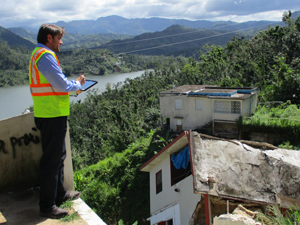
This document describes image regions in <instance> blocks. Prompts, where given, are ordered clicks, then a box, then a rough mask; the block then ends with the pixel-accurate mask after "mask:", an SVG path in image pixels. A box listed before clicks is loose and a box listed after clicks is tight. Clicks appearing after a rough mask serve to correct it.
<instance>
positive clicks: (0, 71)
mask: <svg viewBox="0 0 300 225" xmlns="http://www.w3.org/2000/svg"><path fill="white" fill-rule="evenodd" d="M29 60H30V52H29V50H27V49H26V48H22V47H19V48H18V47H16V48H13V49H12V48H10V47H9V46H8V44H7V43H6V42H0V87H8V86H16V85H21V84H28V67H29Z"/></svg>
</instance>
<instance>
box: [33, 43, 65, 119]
mask: <svg viewBox="0 0 300 225" xmlns="http://www.w3.org/2000/svg"><path fill="white" fill-rule="evenodd" d="M45 53H50V54H51V55H53V56H54V57H55V59H56V61H57V64H58V66H59V61H58V58H57V56H56V54H55V53H54V52H52V51H49V50H48V49H46V48H43V47H36V48H35V49H34V50H33V52H32V56H31V60H30V65H29V83H30V92H31V96H32V99H33V106H34V116H35V117H42V118H53V117H59V116H68V115H69V114H70V103H69V101H70V99H69V92H60V91H58V90H57V89H56V88H54V87H53V86H52V85H51V84H50V83H49V82H48V81H47V79H46V78H45V77H44V76H43V75H42V73H41V72H40V71H39V69H38V67H37V62H38V61H39V59H40V58H41V57H42V55H43V54H45Z"/></svg>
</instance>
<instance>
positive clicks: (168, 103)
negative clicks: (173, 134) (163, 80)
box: [160, 95, 212, 131]
mask: <svg viewBox="0 0 300 225" xmlns="http://www.w3.org/2000/svg"><path fill="white" fill-rule="evenodd" d="M175 99H182V109H181V110H179V109H175ZM196 99H199V100H202V105H203V109H202V110H196ZM160 109H161V115H162V116H163V117H166V118H170V129H173V131H176V124H177V123H176V120H177V118H178V119H179V118H180V117H182V118H183V120H182V125H183V127H182V128H183V130H189V129H196V128H200V127H202V126H204V125H205V124H207V123H209V122H210V121H211V120H212V114H211V110H212V101H211V99H207V98H203V97H202V98H201V97H187V96H186V95H181V96H171V95H165V96H163V97H160ZM174 117H177V118H174Z"/></svg>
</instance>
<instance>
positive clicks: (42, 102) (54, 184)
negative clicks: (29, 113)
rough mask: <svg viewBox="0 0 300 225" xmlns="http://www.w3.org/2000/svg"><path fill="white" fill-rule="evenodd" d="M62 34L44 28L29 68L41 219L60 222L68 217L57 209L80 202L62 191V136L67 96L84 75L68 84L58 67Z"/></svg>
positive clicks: (60, 30) (54, 28) (53, 28)
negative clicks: (37, 139)
mask: <svg viewBox="0 0 300 225" xmlns="http://www.w3.org/2000/svg"><path fill="white" fill-rule="evenodd" d="M64 34H65V30H64V29H63V28H61V27H58V26H56V25H51V24H43V25H42V26H41V27H40V29H39V33H38V36H37V42H38V44H37V46H36V48H35V49H34V50H33V53H32V57H31V61H30V66H29V82H30V91H31V95H32V99H33V105H34V117H35V124H36V127H37V128H38V129H39V130H40V131H41V139H42V140H41V141H42V149H43V155H42V158H41V161H40V203H39V205H40V216H44V217H49V218H53V219H59V218H62V217H64V216H66V215H68V214H69V212H68V211H67V210H64V209H61V208H59V205H61V204H62V203H63V202H64V201H66V200H69V199H71V200H73V199H76V198H79V196H80V193H79V192H73V193H70V192H67V191H66V189H65V187H64V184H63V182H64V160H65V158H66V147H65V136H66V131H67V116H68V115H69V114H70V103H69V92H70V91H78V90H80V88H81V86H82V85H83V84H84V83H85V77H84V75H80V76H79V77H78V78H77V79H76V80H73V81H68V80H67V78H66V77H65V75H64V74H63V73H62V70H61V68H60V65H59V61H58V58H57V56H56V54H55V52H59V50H60V49H59V48H60V45H62V43H63V42H62V40H61V39H62V37H63V36H64Z"/></svg>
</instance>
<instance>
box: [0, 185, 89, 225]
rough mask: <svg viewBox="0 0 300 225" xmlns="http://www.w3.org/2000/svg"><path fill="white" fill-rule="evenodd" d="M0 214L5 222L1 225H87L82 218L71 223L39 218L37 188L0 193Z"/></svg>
mask: <svg viewBox="0 0 300 225" xmlns="http://www.w3.org/2000/svg"><path fill="white" fill-rule="evenodd" d="M0 212H1V213H2V215H3V216H4V217H5V219H6V221H7V222H6V223H1V222H0V224H1V225H2V224H5V225H36V224H39V225H57V224H59V225H87V223H86V222H85V221H84V220H83V219H82V218H79V219H76V220H73V221H71V222H62V221H60V220H54V219H47V218H44V217H40V216H39V190H38V188H31V189H27V190H18V191H15V192H1V193H0ZM72 212H74V210H73V209H71V210H70V213H72ZM0 221H1V220H0Z"/></svg>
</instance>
